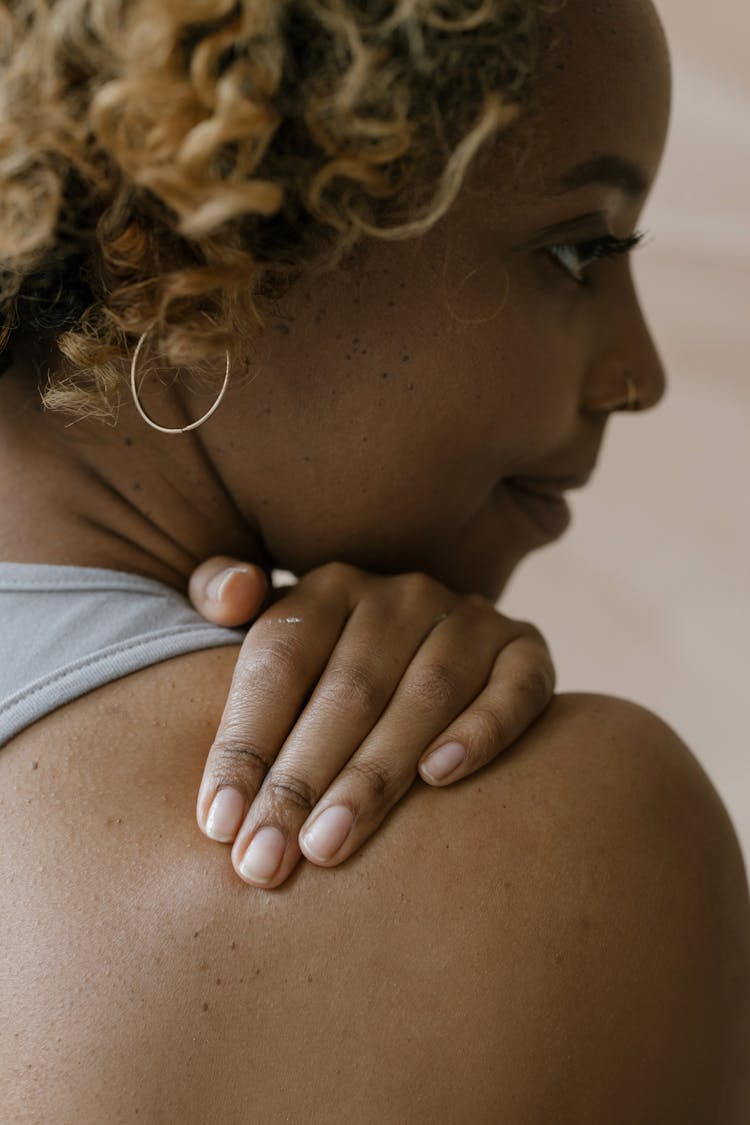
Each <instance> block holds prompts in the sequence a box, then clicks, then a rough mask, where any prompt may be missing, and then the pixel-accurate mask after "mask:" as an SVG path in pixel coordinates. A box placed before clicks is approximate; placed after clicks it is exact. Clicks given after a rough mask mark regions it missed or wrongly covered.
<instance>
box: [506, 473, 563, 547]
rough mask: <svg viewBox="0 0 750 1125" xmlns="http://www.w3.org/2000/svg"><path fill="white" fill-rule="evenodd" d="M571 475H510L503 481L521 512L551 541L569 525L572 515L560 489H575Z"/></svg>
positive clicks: (557, 537)
mask: <svg viewBox="0 0 750 1125" xmlns="http://www.w3.org/2000/svg"><path fill="white" fill-rule="evenodd" d="M572 480H573V478H563V477H561V478H552V477H549V478H544V477H510V478H507V479H506V480H505V481H504V482H503V483H504V484H505V486H506V488H507V490H508V492H509V493H510V495H511V497H512V498H513V500H514V501H515V503H516V504H517V505H518V507H520V508H521V509H522V510H523V511H524V513H525V514H526V515H527V516H528V517H529V518H530V519H531V520H532V521H533V523H534V524H535V525H536V526H537V528H539V529H541V531H542V532H543V534H544V537H545V540H547V541H548V542H549V541H552V540H554V539H559V538H560V536H561V535H562V534H563V533H564V532H565V531H566V530H567V528H568V527H569V526H570V522H571V520H572V518H573V517H572V514H571V511H570V507H569V506H568V504H567V502H566V500H565V497H564V496H563V492H564V490H565V488H574V487H576V485H575V484H573V483H571V482H572Z"/></svg>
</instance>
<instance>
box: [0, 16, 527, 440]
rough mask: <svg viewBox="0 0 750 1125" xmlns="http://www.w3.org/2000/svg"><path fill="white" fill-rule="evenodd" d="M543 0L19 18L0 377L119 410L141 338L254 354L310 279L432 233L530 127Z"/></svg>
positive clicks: (191, 356)
mask: <svg viewBox="0 0 750 1125" xmlns="http://www.w3.org/2000/svg"><path fill="white" fill-rule="evenodd" d="M543 6H544V5H543V4H542V0H11V2H10V4H8V3H0V352H2V349H6V350H5V355H3V354H0V367H2V364H3V360H4V361H5V364H4V365H5V367H7V365H8V359H9V356H10V351H11V349H10V346H9V345H12V338H13V336H14V334H15V333H16V332H18V333H19V335H21V336H23V337H24V338H26V337H29V338H31V339H34V338H36V337H38V336H39V335H40V334H41V335H46V336H51V337H53V338H54V340H55V342H56V346H57V348H58V349H59V352H60V353H61V355H62V356H63V357H64V361H63V362H62V363H61V364H60V369H59V371H58V372H57V373H56V375H55V376H54V378H53V377H52V376H50V378H49V379H48V382H47V386H46V388H45V391H44V394H43V396H42V397H43V402H44V404H45V406H46V407H47V408H48V409H51V410H60V411H63V412H65V413H67V414H70V415H73V416H74V417H85V416H96V417H99V418H102V419H111V418H112V417H113V410H114V405H115V402H116V399H117V395H118V393H119V389H120V388H121V387H122V385H123V379H124V375H123V362H124V360H125V357H126V356H127V355H128V353H129V351H131V350H132V345H133V337H134V336H140V335H141V334H142V333H143V332H146V331H148V330H150V329H152V328H153V329H155V330H156V333H157V335H158V336H159V338H160V340H161V344H162V349H163V353H164V355H165V356H166V357H167V359H168V360H169V362H170V363H173V364H175V365H179V364H185V365H187V364H190V365H192V366H195V365H196V364H198V365H199V366H200V364H201V362H202V361H206V362H208V363H210V362H211V361H214V360H215V359H216V358H217V357H221V358H222V359H223V358H224V354H225V350H226V349H228V350H229V352H230V355H231V356H234V357H238V356H241V355H243V354H246V348H247V346H248V345H249V344H250V343H251V341H252V339H253V337H255V336H256V335H257V334H258V333H259V332H260V331H261V330H262V329H263V327H264V326H265V323H266V321H267V316H268V311H269V309H271V310H272V309H273V301H274V300H275V299H278V297H279V296H280V295H282V294H283V292H284V291H285V290H286V288H287V287H288V286H289V285H290V284H291V282H292V281H293V280H294V279H295V278H296V277H298V276H299V275H300V273H301V272H302V271H303V270H304V269H305V268H308V267H309V268H313V266H314V268H321V263H323V264H324V265H323V268H331V267H334V266H336V265H337V264H339V263H340V262H341V260H342V258H343V257H344V256H345V255H346V254H348V253H349V252H350V251H351V250H353V248H354V247H355V246H356V245H357V243H358V242H359V241H360V240H361V239H363V238H374V239H408V238H415V237H418V236H419V235H421V234H423V233H424V232H426V231H427V230H428V229H429V228H430V227H432V226H433V225H434V224H435V223H436V222H437V221H438V220H439V219H440V218H441V217H442V216H443V215H445V213H446V212H447V211H448V209H449V208H450V206H451V204H452V203H453V202H454V200H455V199H456V197H457V195H458V192H459V190H460V187H461V184H462V182H463V180H464V177H465V175H466V172H467V169H468V168H469V166H470V164H471V162H472V161H473V159H474V157H475V156H476V154H477V152H478V151H479V150H480V148H482V146H484V145H485V144H486V143H487V142H488V141H489V140H491V139H492V138H493V137H495V136H496V135H497V134H498V133H499V132H500V131H501V130H502V129H503V128H504V127H505V126H506V125H508V124H509V123H510V122H511V121H512V120H513V119H514V117H515V116H516V114H517V113H518V107H519V105H520V104H521V102H522V97H523V94H524V90H525V87H526V85H527V79H528V77H529V74H530V72H531V69H532V66H533V62H534V54H535V44H536V39H537V24H538V18H539V12H540V10H541V9H542V7H543Z"/></svg>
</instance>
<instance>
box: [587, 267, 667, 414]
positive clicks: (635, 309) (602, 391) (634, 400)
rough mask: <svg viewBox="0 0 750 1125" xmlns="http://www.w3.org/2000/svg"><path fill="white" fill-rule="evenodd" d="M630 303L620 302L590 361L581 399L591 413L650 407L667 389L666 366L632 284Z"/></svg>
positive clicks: (657, 401) (641, 409)
mask: <svg viewBox="0 0 750 1125" xmlns="http://www.w3.org/2000/svg"><path fill="white" fill-rule="evenodd" d="M628 306H629V307H627V308H626V307H624V306H623V305H620V306H619V308H618V312H617V313H616V314H615V316H614V317H613V320H614V323H613V324H611V326H610V327H611V331H610V333H608V336H607V338H606V340H601V341H600V350H598V352H597V354H596V355H595V357H594V358H593V359H592V361H591V363H590V364H589V369H588V372H587V376H586V380H585V383H584V388H583V395H582V402H581V409H582V410H584V411H585V412H587V413H595V414H598V413H611V412H612V411H615V410H639V411H643V410H650V409H651V408H652V407H654V406H656V405H657V403H659V402H661V400H662V398H663V397H664V395H665V393H666V389H667V378H666V373H665V371H664V366H663V364H662V361H661V358H660V356H659V353H658V351H657V349H656V345H655V343H654V341H653V338H652V336H651V333H650V331H649V329H648V325H647V324H646V321H645V319H644V316H643V312H642V310H641V307H640V304H639V303H638V298H637V297H636V294H635V291H634V290H633V289H632V286H631V292H630V301H628Z"/></svg>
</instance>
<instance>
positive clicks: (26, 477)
mask: <svg viewBox="0 0 750 1125" xmlns="http://www.w3.org/2000/svg"><path fill="white" fill-rule="evenodd" d="M164 408H165V406H164V400H160V409H162V410H163V409H164ZM166 424H167V425H179V424H180V422H179V420H178V421H175V422H171V421H167V423H166ZM183 424H184V423H183ZM207 424H208V423H207ZM214 554H225V555H230V556H235V557H241V558H243V559H246V560H248V561H249V562H256V563H258V564H259V565H261V566H266V567H267V566H268V565H269V561H270V560H269V559H268V558H267V557H265V552H264V550H263V548H262V546H261V544H260V539H259V536H258V535H257V532H256V529H255V528H254V527H253V526H252V522H251V520H249V519H248V518H246V517H245V516H243V514H242V513H241V512H240V511H239V509H238V508H237V505H236V503H235V502H234V500H233V498H232V495H231V494H230V492H229V490H228V489H227V488H226V486H225V484H224V482H223V481H222V478H221V476H220V474H219V472H218V471H217V469H216V466H215V465H214V463H213V461H212V458H211V456H210V454H209V452H208V450H207V448H206V445H205V444H204V442H203V441H202V440H201V436H200V435H199V432H198V431H192V432H191V433H188V434H184V435H175V436H174V437H167V436H164V435H161V434H158V433H157V432H156V431H154V430H151V429H150V428H149V427H148V426H147V425H146V423H145V422H144V421H143V420H142V419H141V418H140V417H139V415H138V414H137V412H136V410H135V408H134V407H133V405H132V404H131V403H130V402H128V403H127V404H126V406H123V407H122V408H121V409H120V412H119V415H118V420H117V426H116V428H115V429H114V430H113V429H112V428H111V427H109V426H106V425H104V424H103V423H101V422H98V421H93V420H82V421H80V422H74V423H72V424H71V422H70V419H69V418H65V417H64V416H63V415H60V414H55V413H51V412H49V411H45V410H44V408H43V406H42V404H41V401H40V397H39V393H38V391H37V390H36V379H35V377H34V376H33V374H32V373H31V372H30V370H29V369H28V367H25V366H24V364H23V362H19V363H17V364H15V365H14V366H12V367H11V368H10V369H9V370H8V371H7V372H6V373H5V375H4V376H3V377H2V379H0V559H2V560H5V561H8V562H22V563H23V562H27V563H51V564H58V565H70V566H96V567H106V568H110V569H114V570H126V571H131V572H134V573H139V574H144V575H146V576H148V577H152V578H155V579H157V580H158V581H161V582H166V583H167V584H169V585H171V586H174V587H175V588H176V589H180V590H183V591H184V590H185V589H186V588H187V579H188V577H189V575H190V573H191V571H192V570H193V568H194V567H195V565H196V564H197V563H198V562H199V561H201V560H203V559H204V558H207V557H208V556H210V555H214Z"/></svg>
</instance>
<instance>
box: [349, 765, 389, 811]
mask: <svg viewBox="0 0 750 1125" xmlns="http://www.w3.org/2000/svg"><path fill="white" fill-rule="evenodd" d="M347 773H348V774H350V775H355V776H356V777H359V778H363V779H364V781H365V783H366V785H367V789H368V791H369V793H370V795H371V797H372V798H373V799H374V801H373V803H375V804H378V805H383V804H389V803H390V802H391V801H392V800H395V796H396V788H397V786H396V779H395V778H394V777H392V776H391V774H390V772H389V771H388V769H387V768H386V767H385V766H384V765H382V764H379V763H378V762H375V761H368V760H366V759H364V760H362V761H352V762H350V763H349V765H348V766H347Z"/></svg>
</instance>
